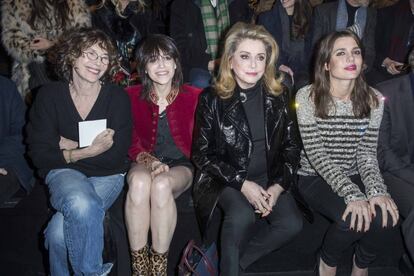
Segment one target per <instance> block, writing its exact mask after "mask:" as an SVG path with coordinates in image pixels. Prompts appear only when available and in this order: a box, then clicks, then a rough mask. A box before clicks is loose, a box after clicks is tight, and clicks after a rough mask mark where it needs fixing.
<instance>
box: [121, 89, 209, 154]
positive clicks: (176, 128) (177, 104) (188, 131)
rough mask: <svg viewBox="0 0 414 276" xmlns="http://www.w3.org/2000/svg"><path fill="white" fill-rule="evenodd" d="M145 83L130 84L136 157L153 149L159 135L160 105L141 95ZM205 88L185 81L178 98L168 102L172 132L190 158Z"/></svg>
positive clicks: (133, 140) (133, 146)
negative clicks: (196, 121)
mask: <svg viewBox="0 0 414 276" xmlns="http://www.w3.org/2000/svg"><path fill="white" fill-rule="evenodd" d="M141 90H142V86H141V85H137V86H131V87H128V88H126V91H127V92H128V95H129V97H130V99H131V110H132V118H133V131H132V144H131V146H130V148H129V152H128V154H129V157H130V159H131V160H133V161H135V160H136V158H137V156H138V154H140V153H152V151H153V150H154V146H155V145H156V139H157V128H158V116H159V114H158V105H156V104H154V103H153V102H152V101H148V100H145V99H142V98H141ZM200 92H201V89H198V88H195V87H192V86H188V85H183V86H182V87H181V91H180V92H179V93H178V94H177V96H176V98H175V99H174V101H173V102H172V103H171V104H170V105H168V106H167V108H166V112H167V120H168V125H169V127H170V131H171V136H172V138H173V139H174V142H175V144H176V145H177V147H178V148H179V149H180V150H181V151H182V152H183V154H184V155H185V156H186V157H187V158H190V153H191V142H192V137H193V126H194V114H195V109H196V107H197V102H198V95H199V94H200Z"/></svg>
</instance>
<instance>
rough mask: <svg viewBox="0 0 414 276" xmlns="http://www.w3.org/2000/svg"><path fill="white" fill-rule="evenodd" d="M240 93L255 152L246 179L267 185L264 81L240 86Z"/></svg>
mask: <svg viewBox="0 0 414 276" xmlns="http://www.w3.org/2000/svg"><path fill="white" fill-rule="evenodd" d="M240 95H241V99H242V102H243V107H244V111H245V113H246V117H247V121H248V122H249V128H250V134H251V138H252V142H253V152H252V154H251V157H250V162H249V167H248V170H247V178H246V179H247V180H250V181H254V182H256V183H257V184H259V185H261V186H263V187H265V186H266V185H267V162H266V147H265V138H266V137H265V127H264V124H265V123H264V104H263V89H262V82H261V81H259V82H258V83H257V84H256V85H255V86H254V87H252V88H249V89H241V88H240Z"/></svg>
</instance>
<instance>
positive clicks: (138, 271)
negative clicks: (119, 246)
mask: <svg viewBox="0 0 414 276" xmlns="http://www.w3.org/2000/svg"><path fill="white" fill-rule="evenodd" d="M148 248H149V247H148V245H145V246H144V247H143V248H141V249H139V250H131V265H132V276H149V275H150V260H149V256H148Z"/></svg>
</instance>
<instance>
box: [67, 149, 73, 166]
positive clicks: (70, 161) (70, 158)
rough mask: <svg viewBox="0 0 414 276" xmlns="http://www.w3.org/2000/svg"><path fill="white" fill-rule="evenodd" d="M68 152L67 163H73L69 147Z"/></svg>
mask: <svg viewBox="0 0 414 276" xmlns="http://www.w3.org/2000/svg"><path fill="white" fill-rule="evenodd" d="M68 152H69V153H68V158H69V162H68V163H73V160H72V150H71V149H70V150H69V151H68Z"/></svg>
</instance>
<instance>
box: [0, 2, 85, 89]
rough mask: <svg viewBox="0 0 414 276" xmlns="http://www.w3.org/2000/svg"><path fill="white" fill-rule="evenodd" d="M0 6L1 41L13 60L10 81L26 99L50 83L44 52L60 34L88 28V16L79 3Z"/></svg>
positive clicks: (32, 3)
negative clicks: (31, 93) (0, 19)
mask: <svg viewBox="0 0 414 276" xmlns="http://www.w3.org/2000/svg"><path fill="white" fill-rule="evenodd" d="M1 5H2V6H1V8H2V27H3V32H2V41H3V44H4V47H5V48H6V50H7V51H8V52H9V54H10V55H11V56H12V57H13V59H14V65H13V70H12V71H13V72H12V79H13V80H14V81H15V82H16V84H17V87H18V89H19V92H20V94H21V95H22V96H26V95H27V94H28V93H29V92H30V91H31V90H34V89H37V88H39V87H40V86H41V85H43V84H45V83H46V82H49V81H50V80H49V75H48V73H47V69H46V65H45V63H44V62H45V57H46V52H47V50H48V49H49V48H50V47H51V46H52V45H53V44H54V43H55V41H56V40H57V39H58V37H59V36H60V35H61V34H62V33H63V32H64V31H67V30H69V29H72V28H80V27H87V26H89V25H90V16H89V12H88V10H87V7H86V5H85V3H84V1H83V0H29V1H27V0H26V1H23V0H4V1H2V4H1Z"/></svg>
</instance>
